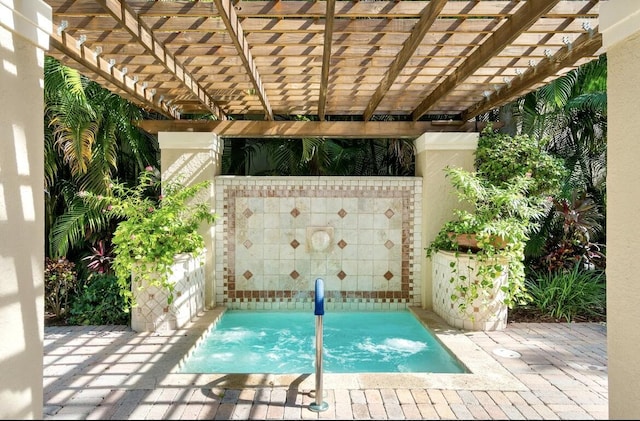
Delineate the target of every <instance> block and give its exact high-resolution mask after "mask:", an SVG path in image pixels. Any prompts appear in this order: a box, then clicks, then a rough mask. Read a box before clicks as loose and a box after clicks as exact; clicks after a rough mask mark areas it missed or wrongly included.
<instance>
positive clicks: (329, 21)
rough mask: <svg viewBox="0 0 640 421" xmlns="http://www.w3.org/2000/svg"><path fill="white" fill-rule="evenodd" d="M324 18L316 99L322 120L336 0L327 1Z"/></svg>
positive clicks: (325, 103) (324, 108) (325, 101)
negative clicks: (320, 66)
mask: <svg viewBox="0 0 640 421" xmlns="http://www.w3.org/2000/svg"><path fill="white" fill-rule="evenodd" d="M326 3H327V11H326V16H325V24H324V25H325V27H324V28H325V29H324V46H323V51H322V73H321V75H320V94H319V98H318V118H319V119H320V121H323V120H324V116H325V111H326V106H327V88H328V86H327V85H328V83H329V66H330V64H331V40H332V39H333V16H334V13H335V10H336V0H327V2H326Z"/></svg>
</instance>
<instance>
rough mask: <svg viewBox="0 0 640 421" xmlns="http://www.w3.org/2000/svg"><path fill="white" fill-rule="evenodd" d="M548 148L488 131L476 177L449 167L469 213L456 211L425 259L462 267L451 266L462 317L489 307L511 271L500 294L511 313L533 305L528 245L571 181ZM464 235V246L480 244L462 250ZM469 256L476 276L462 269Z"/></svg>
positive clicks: (479, 152) (543, 143) (453, 297)
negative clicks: (438, 256)
mask: <svg viewBox="0 0 640 421" xmlns="http://www.w3.org/2000/svg"><path fill="white" fill-rule="evenodd" d="M546 142H547V140H546V139H543V140H540V141H538V140H536V139H534V138H531V137H529V136H526V135H519V136H514V137H512V136H509V135H506V134H501V133H497V132H494V131H493V129H492V127H491V126H490V125H489V126H487V128H486V129H485V130H484V131H483V132H482V134H481V136H480V139H479V141H478V147H477V150H476V159H475V171H466V170H464V169H462V168H453V167H447V168H445V174H446V177H447V178H448V179H449V180H450V182H451V184H452V186H453V187H454V189H455V193H456V195H457V197H458V199H459V200H460V202H461V203H463V204H464V207H463V208H462V209H455V210H454V213H453V218H452V219H451V220H449V221H447V222H446V223H445V224H444V225H443V226H442V227H441V229H440V231H439V232H438V234H437V235H436V237H435V239H434V240H433V241H432V242H431V243H430V245H429V247H427V248H426V254H427V257H429V258H432V257H433V256H434V255H435V253H437V252H438V251H440V250H445V251H451V252H453V253H454V255H455V256H456V258H457V260H458V263H456V262H452V263H451V268H452V271H453V272H452V273H453V276H452V278H451V279H450V282H451V283H452V284H453V285H454V290H453V291H454V292H453V294H452V295H451V300H452V301H453V302H454V303H455V304H456V305H457V307H458V309H459V310H460V312H462V313H464V312H465V311H466V309H467V308H468V307H469V306H470V305H471V304H472V303H474V302H475V301H476V300H480V301H481V302H484V303H486V302H487V301H488V300H489V299H491V298H492V290H493V289H494V281H495V280H496V279H497V278H498V277H499V276H500V275H501V274H502V273H503V271H504V270H507V272H508V275H507V283H506V284H505V285H503V286H502V287H501V290H502V292H504V304H506V305H507V306H508V307H509V308H512V307H513V306H514V305H515V304H516V303H522V302H526V301H528V300H529V299H530V297H529V295H528V294H527V292H526V288H525V267H524V259H525V255H524V249H525V245H526V242H527V240H528V239H529V234H530V233H531V232H532V230H534V229H536V228H537V227H538V225H539V223H540V221H541V219H542V217H543V216H544V215H545V214H546V213H547V211H548V209H549V207H550V206H551V199H550V195H551V194H552V193H554V192H555V191H557V189H558V188H559V185H560V180H561V178H562V177H563V175H564V167H563V163H562V161H561V160H559V159H558V158H555V157H553V156H552V155H550V154H549V153H548V152H546V150H545V146H546ZM458 235H462V236H463V238H462V239H461V240H464V239H465V238H464V236H469V237H471V236H473V237H474V238H475V240H476V241H477V243H476V244H474V245H471V246H470V245H463V244H461V242H460V241H459V237H458ZM462 256H466V257H468V258H470V259H473V260H475V261H476V262H477V263H478V264H477V269H476V273H475V277H474V276H470V274H469V272H470V269H469V268H467V267H460V266H459V263H460V261H461V257H462ZM468 274H469V275H468Z"/></svg>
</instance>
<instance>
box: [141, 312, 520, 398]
mask: <svg viewBox="0 0 640 421" xmlns="http://www.w3.org/2000/svg"><path fill="white" fill-rule="evenodd" d="M409 310H410V311H411V312H412V313H413V314H414V315H415V316H416V318H417V319H418V320H420V322H421V323H422V324H423V325H424V326H425V327H426V328H427V329H429V330H430V331H431V332H432V333H433V334H434V335H435V337H436V338H437V339H438V340H439V341H440V342H441V343H442V344H443V345H444V346H445V347H446V348H448V349H449V350H450V351H451V352H452V353H453V354H454V355H455V357H456V358H457V359H458V360H459V361H460V362H461V363H462V364H463V365H464V366H465V367H466V368H467V369H468V370H469V371H470V373H462V374H451V373H323V375H322V385H323V388H325V389H358V388H360V389H379V388H396V389H402V388H404V389H411V388H435V389H447V390H500V391H523V390H527V388H526V386H525V385H524V384H522V383H521V382H520V381H519V380H518V379H517V378H516V377H515V376H513V375H512V374H511V373H510V372H509V371H508V370H507V369H505V368H504V367H503V366H502V365H501V364H500V363H499V362H498V361H496V360H495V359H494V358H493V357H492V356H491V355H490V354H488V353H487V352H486V351H484V350H483V349H482V348H480V347H479V346H478V345H476V344H475V343H474V342H473V341H472V340H471V339H470V338H469V337H468V336H467V335H468V334H469V333H473V332H469V331H464V330H461V329H457V328H453V327H451V326H449V325H447V324H446V322H444V320H443V319H442V318H440V317H439V316H438V315H436V314H435V313H433V312H432V311H430V310H426V309H422V308H420V307H410V308H409ZM224 311H226V308H225V307H216V308H214V309H211V310H207V311H205V312H203V313H202V314H201V315H200V316H199V317H197V319H196V320H194V321H193V322H191V323H190V324H189V325H188V326H186V327H185V329H183V331H182V333H181V334H180V335H177V336H176V335H173V336H174V337H176V338H177V341H178V342H179V344H177V343H174V344H173V345H174V346H172V347H171V352H172V353H178V352H179V353H181V355H174V356H173V358H170V359H169V360H170V361H174V362H175V361H178V363H177V364H174V365H173V367H166V366H165V367H164V370H163V371H164V373H162V375H160V374H161V373H156V374H157V375H156V376H154V377H155V379H156V381H157V382H158V383H159V385H160V386H163V387H172V386H173V387H176V386H196V387H227V388H247V387H265V386H270V387H286V388H291V387H296V388H298V389H305V390H315V389H316V374H315V373H311V374H310V373H301V374H268V373H256V374H201V373H200V374H183V373H178V370H179V367H180V364H181V363H182V361H183V360H184V359H185V358H186V357H187V356H188V355H189V353H190V352H192V351H193V349H195V348H196V347H197V345H198V344H199V342H200V341H201V340H202V338H203V337H204V336H205V334H206V333H207V331H208V330H209V329H212V328H213V327H214V326H215V323H216V321H217V320H218V319H219V317H220V316H221V315H222V314H223V313H224ZM175 345H180V346H175ZM167 368H170V369H169V370H168V372H167V370H166V369H167ZM155 370H162V368H161V367H158V366H156V367H155ZM155 370H154V371H155ZM147 374H152V373H147ZM145 377H146V376H145ZM147 378H148V377H147Z"/></svg>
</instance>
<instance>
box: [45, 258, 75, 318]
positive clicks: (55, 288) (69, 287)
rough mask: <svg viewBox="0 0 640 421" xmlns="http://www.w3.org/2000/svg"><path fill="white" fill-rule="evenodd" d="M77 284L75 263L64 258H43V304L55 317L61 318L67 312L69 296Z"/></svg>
mask: <svg viewBox="0 0 640 421" xmlns="http://www.w3.org/2000/svg"><path fill="white" fill-rule="evenodd" d="M77 286H78V277H77V273H76V269H75V263H73V262H70V261H69V260H67V259H66V258H60V259H50V258H48V257H47V258H45V265H44V290H45V306H46V308H47V310H49V311H51V312H52V313H53V314H54V315H55V317H56V318H61V317H63V316H65V314H66V313H68V312H69V301H70V297H71V296H73V294H74V293H75V290H76V288H77Z"/></svg>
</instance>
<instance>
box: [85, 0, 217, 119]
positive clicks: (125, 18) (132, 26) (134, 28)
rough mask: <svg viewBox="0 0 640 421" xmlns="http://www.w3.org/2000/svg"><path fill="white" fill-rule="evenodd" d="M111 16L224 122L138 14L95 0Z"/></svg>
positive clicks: (110, 0)
mask: <svg viewBox="0 0 640 421" xmlns="http://www.w3.org/2000/svg"><path fill="white" fill-rule="evenodd" d="M96 2H97V3H98V4H100V5H101V6H102V7H103V8H104V9H105V10H106V11H107V12H109V14H111V16H112V17H113V18H114V19H115V20H116V21H117V22H118V23H120V24H121V25H122V27H123V28H125V29H126V30H127V31H128V32H129V33H130V34H131V35H132V36H133V37H135V39H136V40H137V41H138V42H139V43H140V44H141V45H142V46H144V47H145V49H146V50H147V51H148V52H149V53H151V54H152V55H153V57H154V58H155V59H156V60H158V61H159V62H160V63H162V65H163V66H164V67H165V69H166V70H167V71H169V72H170V73H171V74H172V75H174V76H175V77H176V78H177V79H178V80H180V81H181V82H182V83H183V84H184V86H185V87H186V88H187V89H188V90H189V91H190V92H191V93H192V94H193V95H195V96H196V98H198V99H199V100H200V101H201V102H202V104H203V105H204V106H205V107H206V108H207V109H208V110H209V111H210V112H211V113H212V114H213V115H215V116H216V117H217V118H218V119H220V120H224V119H225V118H226V116H225V115H224V113H223V112H222V110H221V109H220V108H219V107H218V105H217V104H216V103H215V101H213V99H211V97H209V95H208V94H207V92H206V91H205V89H204V88H203V87H202V86H200V84H199V83H198V81H197V80H196V79H195V78H194V77H193V76H192V75H191V74H190V73H189V71H187V70H186V69H185V67H184V66H183V65H182V63H181V62H180V61H179V60H177V59H176V57H175V56H174V55H173V54H172V53H171V52H169V51H167V49H166V48H165V47H164V45H163V44H162V43H161V42H160V41H158V40H157V39H156V37H155V36H154V35H153V31H152V30H151V29H150V28H149V27H148V26H147V25H146V24H145V23H144V22H142V21H141V20H140V19H139V17H138V14H137V13H136V12H135V11H133V10H132V9H131V8H130V7H129V6H128V5H127V4H126V3H124V2H122V1H121V0H96Z"/></svg>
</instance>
